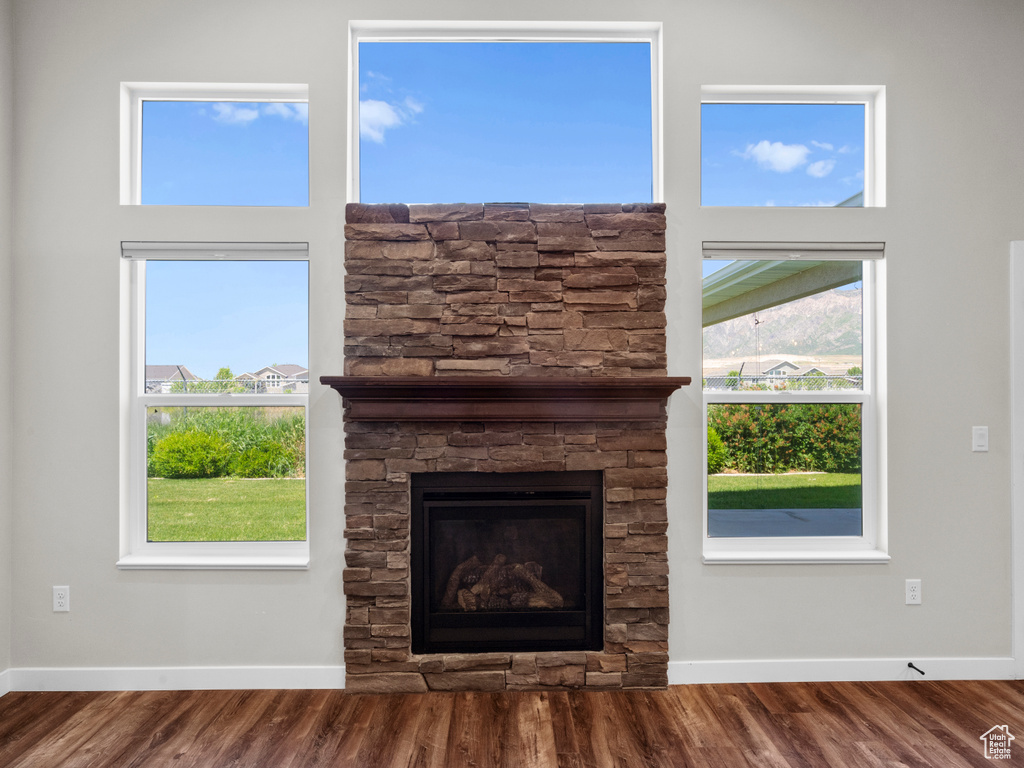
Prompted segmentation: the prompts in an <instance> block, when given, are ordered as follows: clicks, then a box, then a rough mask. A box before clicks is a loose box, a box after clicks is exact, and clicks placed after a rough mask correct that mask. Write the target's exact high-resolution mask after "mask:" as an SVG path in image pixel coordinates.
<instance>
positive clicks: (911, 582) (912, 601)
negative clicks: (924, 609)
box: [907, 579, 921, 605]
mask: <svg viewBox="0 0 1024 768" xmlns="http://www.w3.org/2000/svg"><path fill="white" fill-rule="evenodd" d="M920 604H921V580H920V579H907V605H920Z"/></svg>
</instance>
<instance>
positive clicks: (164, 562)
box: [117, 550, 309, 571]
mask: <svg viewBox="0 0 1024 768" xmlns="http://www.w3.org/2000/svg"><path fill="white" fill-rule="evenodd" d="M117 567H118V568H120V569H121V570H126V571H130V570H149V571H297V570H305V569H307V568H309V552H308V550H307V551H305V552H303V553H295V554H268V553H263V554H241V553H239V554H228V553H217V554H212V553H211V554H191V553H182V554H178V555H171V554H137V555H125V556H124V557H122V558H121V559H120V560H118V561H117Z"/></svg>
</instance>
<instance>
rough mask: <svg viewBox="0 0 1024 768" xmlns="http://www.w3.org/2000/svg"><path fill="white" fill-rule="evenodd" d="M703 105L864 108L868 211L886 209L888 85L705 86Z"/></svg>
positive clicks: (865, 195) (702, 93)
mask: <svg viewBox="0 0 1024 768" xmlns="http://www.w3.org/2000/svg"><path fill="white" fill-rule="evenodd" d="M701 104H862V105H864V207H865V208H880V207H884V206H885V186H886V185H885V86H884V85H829V86H818V85H802V86H788V85H787V86H778V85H771V86H769V85H764V86H760V85H705V86H702V87H701ZM737 207H746V206H737ZM780 207H781V206H780Z"/></svg>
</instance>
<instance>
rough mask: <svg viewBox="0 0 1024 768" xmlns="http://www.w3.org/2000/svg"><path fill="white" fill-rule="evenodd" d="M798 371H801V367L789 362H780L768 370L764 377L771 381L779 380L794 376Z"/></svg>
mask: <svg viewBox="0 0 1024 768" xmlns="http://www.w3.org/2000/svg"><path fill="white" fill-rule="evenodd" d="M798 370H800V369H799V367H798V366H796V365H794V364H793V363H791V362H789V360H780V361H778V362H777V363H775V365H773V366H771V367H770V368H767V369H766V370H765V372H764V374H763V375H764V376H767V377H768V378H770V379H778V378H782V377H783V376H792V375H793V374H795V373H796V372H797V371H798Z"/></svg>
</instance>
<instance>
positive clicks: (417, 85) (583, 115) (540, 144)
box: [348, 22, 662, 203]
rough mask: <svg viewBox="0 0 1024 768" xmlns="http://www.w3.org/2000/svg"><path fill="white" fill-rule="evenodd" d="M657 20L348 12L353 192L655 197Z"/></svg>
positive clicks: (388, 199) (389, 197)
mask: <svg viewBox="0 0 1024 768" xmlns="http://www.w3.org/2000/svg"><path fill="white" fill-rule="evenodd" d="M660 40H661V25H660V24H657V23H647V22H623V23H593V22H589V23H588V22H578V23H569V22H566V23H558V22H552V23H538V24H529V25H522V26H518V25H515V24H513V23H502V22H495V23H491V24H488V23H485V22H481V23H473V24H457V25H451V24H444V23H430V22H408V23H403V22H351V23H350V45H349V52H350V57H351V59H350V68H351V78H352V80H351V84H350V90H351V93H352V94H353V101H352V104H351V109H350V115H351V121H352V122H351V124H350V127H349V137H350V138H349V141H350V146H349V149H350V156H349V169H350V174H351V175H350V178H349V190H348V194H349V200H350V201H353V202H355V201H358V202H363V203H400V202H405V203H459V202H468V201H485V202H516V201H519V202H534V203H582V202H611V201H622V202H651V201H660V200H661V199H662V189H661V173H660V162H661V161H660V153H661V136H660V106H661V104H660V100H661V86H660V81H659V74H660V64H661V53H660Z"/></svg>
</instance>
